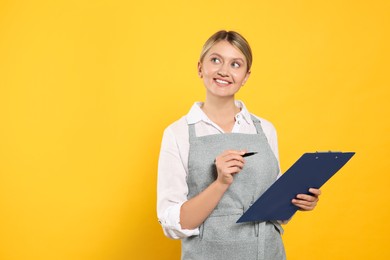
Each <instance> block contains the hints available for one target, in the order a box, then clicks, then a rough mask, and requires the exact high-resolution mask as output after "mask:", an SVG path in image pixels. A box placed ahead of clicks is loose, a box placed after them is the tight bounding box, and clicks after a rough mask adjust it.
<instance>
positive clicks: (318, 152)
mask: <svg viewBox="0 0 390 260" xmlns="http://www.w3.org/2000/svg"><path fill="white" fill-rule="evenodd" d="M321 153H341V151H331V150H328V151H316V159H318V158H319V156H318V155H319V154H321ZM337 158H338V156H337V155H335V159H337Z"/></svg>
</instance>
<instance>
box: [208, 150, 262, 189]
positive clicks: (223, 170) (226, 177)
mask: <svg viewBox="0 0 390 260" xmlns="http://www.w3.org/2000/svg"><path fill="white" fill-rule="evenodd" d="M256 153H257V152H247V151H246V150H242V151H240V150H228V151H224V152H223V153H222V154H220V155H218V156H217V157H216V158H215V160H214V163H215V166H216V168H217V173H218V176H217V181H219V182H220V183H222V184H226V185H231V184H232V183H233V175H235V174H237V173H239V172H240V171H241V170H242V168H243V167H244V164H245V160H244V157H248V156H252V155H254V154H256Z"/></svg>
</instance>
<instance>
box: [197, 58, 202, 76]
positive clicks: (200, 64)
mask: <svg viewBox="0 0 390 260" xmlns="http://www.w3.org/2000/svg"><path fill="white" fill-rule="evenodd" d="M198 76H199V78H203V73H202V63H201V62H200V61H198Z"/></svg>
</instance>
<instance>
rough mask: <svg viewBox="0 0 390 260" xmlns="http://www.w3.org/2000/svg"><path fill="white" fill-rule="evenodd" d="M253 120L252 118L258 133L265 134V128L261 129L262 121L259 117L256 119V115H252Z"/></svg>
mask: <svg viewBox="0 0 390 260" xmlns="http://www.w3.org/2000/svg"><path fill="white" fill-rule="evenodd" d="M251 118H252V121H253V124H254V125H255V127H256V132H257V133H258V134H260V133H263V128H262V127H261V122H260V120H259V119H258V118H257V117H255V116H254V115H252V114H251Z"/></svg>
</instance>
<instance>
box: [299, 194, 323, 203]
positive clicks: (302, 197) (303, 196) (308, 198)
mask: <svg viewBox="0 0 390 260" xmlns="http://www.w3.org/2000/svg"><path fill="white" fill-rule="evenodd" d="M297 199H300V200H306V201H311V202H313V201H317V200H318V198H317V197H315V196H311V195H307V194H298V195H297Z"/></svg>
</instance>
